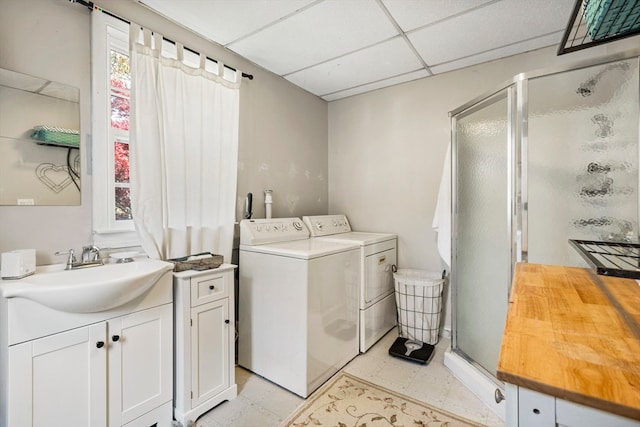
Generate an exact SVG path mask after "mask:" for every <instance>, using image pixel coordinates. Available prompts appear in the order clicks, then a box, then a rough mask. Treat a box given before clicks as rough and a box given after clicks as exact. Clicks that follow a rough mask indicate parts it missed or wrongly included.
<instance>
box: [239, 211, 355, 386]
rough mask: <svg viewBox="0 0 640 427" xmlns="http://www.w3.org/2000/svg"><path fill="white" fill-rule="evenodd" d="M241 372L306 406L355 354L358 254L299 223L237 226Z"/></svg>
mask: <svg viewBox="0 0 640 427" xmlns="http://www.w3.org/2000/svg"><path fill="white" fill-rule="evenodd" d="M239 272H240V284H239V298H238V311H239V318H238V332H239V336H238V364H239V365H240V366H243V367H245V368H247V369H249V370H250V371H252V372H255V373H256V374H258V375H260V376H263V377H264V378H266V379H268V380H270V381H272V382H274V383H276V384H278V385H280V386H282V387H284V388H286V389H288V390H290V391H292V392H294V393H296V394H297V395H299V396H301V397H303V398H306V397H307V396H309V394H311V392H313V391H314V390H316V389H317V388H318V387H319V386H320V385H321V384H322V383H324V382H325V381H326V380H328V379H329V378H330V377H331V376H333V374H335V373H336V372H338V370H340V369H341V368H342V367H343V366H344V365H346V364H347V363H348V362H349V361H350V360H351V359H353V358H354V357H356V356H357V355H358V354H359V351H358V348H359V347H358V337H359V332H358V287H359V284H360V247H359V245H358V244H357V243H354V242H332V241H320V240H317V239H310V238H309V230H308V229H307V227H305V225H304V223H303V222H302V220H301V219H299V218H272V219H255V220H243V221H241V222H240V254H239Z"/></svg>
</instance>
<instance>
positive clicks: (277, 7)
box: [141, 0, 313, 45]
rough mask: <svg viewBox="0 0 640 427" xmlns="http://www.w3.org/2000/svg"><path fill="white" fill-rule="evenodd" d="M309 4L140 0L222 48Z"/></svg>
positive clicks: (276, 0) (305, 1) (267, 0)
mask: <svg viewBox="0 0 640 427" xmlns="http://www.w3.org/2000/svg"><path fill="white" fill-rule="evenodd" d="M312 2H313V0H295V1H291V0H181V1H167V0H142V1H141V3H142V4H144V5H146V6H148V7H149V8H151V9H153V10H155V11H157V12H158V13H160V14H161V15H164V16H165V17H167V18H168V19H170V20H172V21H174V22H177V23H179V24H181V25H182V26H185V27H187V28H190V29H191V30H193V31H195V32H197V33H199V34H202V35H203V36H205V37H206V38H208V39H209V40H212V41H215V42H216V43H218V44H221V45H225V44H227V43H230V42H232V41H234V40H237V39H238V38H240V37H242V36H245V35H247V34H250V33H252V32H253V31H255V30H257V29H260V28H262V27H264V26H265V25H267V24H270V23H272V22H275V21H277V20H278V19H280V18H282V17H283V16H287V15H289V14H291V13H294V12H295V11H296V10H299V9H301V8H303V7H305V6H307V5H308V4H310V3H312Z"/></svg>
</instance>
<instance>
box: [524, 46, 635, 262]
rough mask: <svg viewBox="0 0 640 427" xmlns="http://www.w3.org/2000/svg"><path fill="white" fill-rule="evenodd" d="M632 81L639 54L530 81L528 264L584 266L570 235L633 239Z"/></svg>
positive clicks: (612, 239)
mask: <svg viewBox="0 0 640 427" xmlns="http://www.w3.org/2000/svg"><path fill="white" fill-rule="evenodd" d="M638 82H639V77H638V59H637V58H633V59H629V60H624V61H616V62H611V63H607V64H602V65H597V66H593V67H588V68H583V69H579V70H573V71H567V72H563V73H557V74H551V75H546V76H542V77H537V78H533V79H530V80H529V82H528V85H529V86H528V108H529V118H528V132H525V134H526V136H527V138H525V141H526V145H527V148H526V150H523V152H526V153H527V159H526V161H523V164H524V165H526V168H527V169H528V171H527V174H526V179H527V181H528V182H527V185H526V189H527V190H526V191H527V193H528V194H526V196H525V199H524V200H523V201H524V202H527V199H528V203H525V204H524V206H525V207H528V211H527V210H526V209H525V211H524V212H523V214H525V216H526V218H527V220H526V221H525V226H526V225H528V227H527V233H526V234H527V236H528V245H525V247H524V248H523V249H524V250H525V251H528V256H527V258H528V261H529V262H534V263H544V264H557V265H574V266H583V267H586V266H587V264H586V263H585V262H584V261H583V260H582V258H581V257H580V256H579V254H578V252H577V251H576V250H575V249H573V247H571V246H570V245H569V243H568V239H582V240H606V241H621V242H636V241H637V237H638V129H640V125H639V123H638V116H639V112H638V109H639V105H640V101H639V99H638V97H639V95H638V94H639V93H640V91H639V88H638ZM527 246H528V247H527Z"/></svg>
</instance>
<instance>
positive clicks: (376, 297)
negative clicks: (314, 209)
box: [302, 215, 398, 353]
mask: <svg viewBox="0 0 640 427" xmlns="http://www.w3.org/2000/svg"><path fill="white" fill-rule="evenodd" d="M302 219H303V221H304V223H305V224H306V226H307V228H308V229H309V230H310V233H311V237H312V238H315V239H321V240H325V241H334V242H354V243H357V244H358V246H359V247H360V281H361V283H360V292H359V293H360V295H359V301H358V302H359V321H360V351H361V352H362V353H364V352H366V351H367V350H368V349H369V348H370V347H371V346H372V345H373V344H375V343H376V342H377V341H378V340H379V339H380V338H382V337H383V336H384V335H385V334H386V333H387V332H389V330H391V329H392V328H393V327H394V326H395V325H396V322H397V313H396V302H395V295H394V284H393V272H392V266H393V265H394V264H396V257H397V246H398V243H397V242H398V238H397V235H395V234H388V233H364V232H358V231H351V226H350V225H349V221H348V220H347V217H346V216H345V215H318V216H304V217H302Z"/></svg>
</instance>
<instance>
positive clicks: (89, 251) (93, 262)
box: [55, 245, 104, 270]
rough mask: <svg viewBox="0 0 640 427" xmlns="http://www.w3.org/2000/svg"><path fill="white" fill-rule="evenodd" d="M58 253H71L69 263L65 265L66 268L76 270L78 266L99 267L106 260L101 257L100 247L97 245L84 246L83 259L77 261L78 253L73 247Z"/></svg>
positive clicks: (57, 253)
mask: <svg viewBox="0 0 640 427" xmlns="http://www.w3.org/2000/svg"><path fill="white" fill-rule="evenodd" d="M55 254H56V255H69V257H68V258H67V263H66V265H65V267H64V269H65V270H75V269H76V268H85V267H97V266H99V265H103V264H104V262H103V261H102V258H101V257H100V248H98V247H97V246H93V245H91V246H83V247H82V260H81V261H80V262H76V255H75V252H74V251H73V249H69V250H68V251H66V252H56V253H55Z"/></svg>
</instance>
